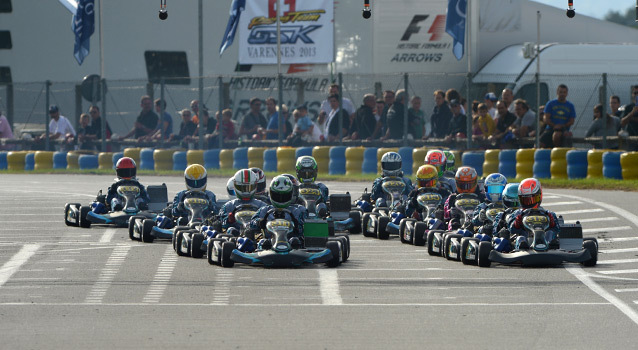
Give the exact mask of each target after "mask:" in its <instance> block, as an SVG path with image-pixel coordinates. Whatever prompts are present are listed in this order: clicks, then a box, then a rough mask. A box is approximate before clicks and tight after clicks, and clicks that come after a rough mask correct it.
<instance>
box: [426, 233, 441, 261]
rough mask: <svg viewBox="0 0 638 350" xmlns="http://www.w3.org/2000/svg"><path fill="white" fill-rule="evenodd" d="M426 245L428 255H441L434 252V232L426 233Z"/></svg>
mask: <svg viewBox="0 0 638 350" xmlns="http://www.w3.org/2000/svg"><path fill="white" fill-rule="evenodd" d="M427 244H428V254H430V255H441V254H439V253H437V252H435V251H434V232H432V231H430V232H428V239H427ZM439 252H440V249H439Z"/></svg>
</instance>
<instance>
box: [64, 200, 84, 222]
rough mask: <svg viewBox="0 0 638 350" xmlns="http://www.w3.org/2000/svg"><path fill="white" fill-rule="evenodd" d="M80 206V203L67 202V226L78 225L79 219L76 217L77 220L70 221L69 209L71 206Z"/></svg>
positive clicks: (65, 219)
mask: <svg viewBox="0 0 638 350" xmlns="http://www.w3.org/2000/svg"><path fill="white" fill-rule="evenodd" d="M72 206H74V207H76V208H77V207H79V206H80V203H67V204H65V205H64V223H65V224H66V225H67V226H78V220H77V219H76V220H75V222H73V221H69V210H71V207H72Z"/></svg>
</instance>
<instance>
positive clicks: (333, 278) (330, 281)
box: [319, 269, 343, 305]
mask: <svg viewBox="0 0 638 350" xmlns="http://www.w3.org/2000/svg"><path fill="white" fill-rule="evenodd" d="M319 289H320V290H321V300H322V303H323V304H324V305H342V304H343V299H341V293H340V292H339V275H338V274H337V270H335V269H330V270H327V269H326V270H319Z"/></svg>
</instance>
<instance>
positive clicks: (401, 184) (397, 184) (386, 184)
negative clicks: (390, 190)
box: [383, 181, 405, 187]
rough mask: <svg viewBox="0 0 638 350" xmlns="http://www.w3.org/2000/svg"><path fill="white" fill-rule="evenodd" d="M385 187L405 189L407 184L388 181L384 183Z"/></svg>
mask: <svg viewBox="0 0 638 350" xmlns="http://www.w3.org/2000/svg"><path fill="white" fill-rule="evenodd" d="M383 186H384V187H403V186H405V184H404V183H403V182H401V181H387V182H384V183H383Z"/></svg>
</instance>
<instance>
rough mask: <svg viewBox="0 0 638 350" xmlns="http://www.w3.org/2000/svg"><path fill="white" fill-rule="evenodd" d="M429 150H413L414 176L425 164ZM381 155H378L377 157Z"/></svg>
mask: <svg viewBox="0 0 638 350" xmlns="http://www.w3.org/2000/svg"><path fill="white" fill-rule="evenodd" d="M428 151H429V149H428V148H425V147H423V148H415V149H414V150H412V174H416V171H417V170H419V167H420V166H421V165H424V164H425V155H426V154H428ZM378 155H379V153H377V156H378Z"/></svg>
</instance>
